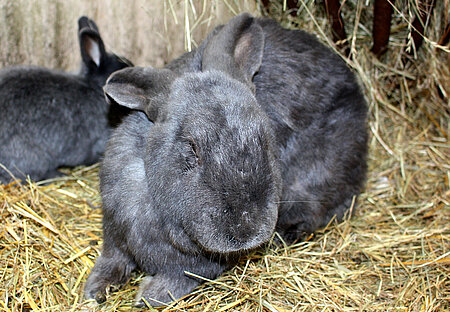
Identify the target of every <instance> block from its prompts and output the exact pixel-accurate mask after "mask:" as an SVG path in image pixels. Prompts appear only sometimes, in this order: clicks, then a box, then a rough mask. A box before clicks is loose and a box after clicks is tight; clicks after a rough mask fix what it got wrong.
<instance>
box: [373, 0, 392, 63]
mask: <svg viewBox="0 0 450 312" xmlns="http://www.w3.org/2000/svg"><path fill="white" fill-rule="evenodd" d="M373 10H374V12H373V27H372V36H373V46H372V52H373V53H374V54H375V55H376V56H377V57H380V56H381V55H382V54H384V53H385V52H386V50H387V47H388V44H389V36H390V35H391V19H392V11H393V8H392V5H391V3H390V2H389V1H388V0H375V4H374V9H373Z"/></svg>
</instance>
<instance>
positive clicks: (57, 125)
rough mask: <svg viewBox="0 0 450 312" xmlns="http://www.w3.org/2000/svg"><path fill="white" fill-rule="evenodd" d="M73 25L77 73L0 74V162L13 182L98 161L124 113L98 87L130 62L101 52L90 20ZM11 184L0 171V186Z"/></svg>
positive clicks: (29, 70)
mask: <svg viewBox="0 0 450 312" xmlns="http://www.w3.org/2000/svg"><path fill="white" fill-rule="evenodd" d="M78 24H79V30H78V34H79V41H80V51H81V56H82V60H83V61H82V65H81V69H80V72H79V74H69V73H65V72H61V71H56V70H50V69H46V68H41V67H32V66H14V67H9V68H5V69H2V70H1V71H0V110H1V111H2V113H1V115H0V146H1V147H0V164H2V165H3V166H4V167H6V168H7V169H8V170H9V171H10V172H11V173H12V174H13V175H14V176H15V177H16V178H19V179H22V180H23V179H25V178H26V176H27V175H29V176H30V177H31V179H32V180H42V179H46V178H50V177H53V176H56V175H59V173H58V171H57V169H58V168H59V167H62V166H65V167H74V166H77V165H88V164H92V163H95V162H97V161H98V160H99V158H100V156H101V155H102V154H103V152H104V149H105V146H106V141H107V139H108V137H109V134H110V131H111V130H110V129H111V126H114V125H116V124H117V123H118V122H119V120H120V118H121V116H122V115H124V114H125V113H126V109H124V108H122V107H120V106H118V105H114V106H111V107H109V105H108V104H107V103H106V101H105V99H104V95H103V93H102V86H103V85H104V84H105V82H106V79H107V78H108V76H109V75H110V74H111V73H112V72H114V71H116V70H118V69H122V68H124V67H128V66H130V65H131V63H130V62H129V61H128V60H126V59H124V58H120V57H118V56H116V55H114V54H111V53H107V52H106V51H105V47H104V44H103V41H102V39H101V37H100V34H99V33H98V28H97V26H96V25H95V23H94V22H93V21H92V20H89V19H88V18H87V17H84V16H83V17H81V18H80V19H79V21H78ZM97 64H98V65H97ZM11 180H12V177H11V175H10V173H9V172H7V171H6V170H4V168H1V167H0V183H8V182H9V181H11Z"/></svg>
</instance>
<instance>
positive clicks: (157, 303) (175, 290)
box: [135, 274, 200, 307]
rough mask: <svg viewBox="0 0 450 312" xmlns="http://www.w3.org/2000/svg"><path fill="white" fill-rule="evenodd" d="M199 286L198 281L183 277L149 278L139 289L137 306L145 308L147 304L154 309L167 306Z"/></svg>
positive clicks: (163, 276) (158, 276) (164, 276)
mask: <svg viewBox="0 0 450 312" xmlns="http://www.w3.org/2000/svg"><path fill="white" fill-rule="evenodd" d="M199 284H200V283H199V282H198V281H196V280H194V279H192V278H189V277H187V276H182V275H180V276H179V275H174V276H170V275H163V274H156V275H154V276H147V277H145V278H144V280H143V281H142V283H141V286H140V287H139V292H138V295H137V296H136V302H135V306H136V307H144V306H145V305H146V304H148V305H150V306H152V307H161V306H166V305H168V304H169V303H170V302H172V301H174V300H178V299H180V298H181V297H183V296H185V295H187V294H189V293H190V292H191V291H192V290H193V289H194V288H195V287H196V286H198V285H199Z"/></svg>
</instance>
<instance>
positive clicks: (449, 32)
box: [438, 23, 450, 46]
mask: <svg viewBox="0 0 450 312" xmlns="http://www.w3.org/2000/svg"><path fill="white" fill-rule="evenodd" d="M449 39H450V23H448V24H447V26H446V27H445V30H444V34H443V35H442V37H441V39H439V42H438V44H439V45H441V46H445V45H447V43H448V41H449Z"/></svg>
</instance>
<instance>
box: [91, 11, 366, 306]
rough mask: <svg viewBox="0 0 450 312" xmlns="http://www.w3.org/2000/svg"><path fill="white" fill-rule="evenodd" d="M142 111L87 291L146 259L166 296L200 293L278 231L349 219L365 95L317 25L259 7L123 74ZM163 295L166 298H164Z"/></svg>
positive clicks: (113, 92)
mask: <svg viewBox="0 0 450 312" xmlns="http://www.w3.org/2000/svg"><path fill="white" fill-rule="evenodd" d="M105 92H106V95H107V97H108V99H109V100H110V101H116V102H117V103H119V104H120V105H123V106H126V107H130V108H133V109H136V110H137V111H136V112H134V113H132V114H131V115H130V116H128V117H127V118H126V119H125V120H124V122H123V123H122V124H121V125H120V126H119V128H118V129H117V130H116V131H114V134H113V135H112V137H111V139H110V141H109V143H108V147H107V150H106V153H105V158H104V162H103V165H102V169H101V173H100V174H101V176H100V181H101V193H102V197H103V212H104V220H103V230H104V246H103V253H102V255H101V256H100V257H99V259H98V260H97V263H96V265H95V267H94V268H93V270H92V272H91V275H90V276H89V278H88V280H87V282H86V286H85V294H86V296H87V297H88V298H96V299H97V300H98V301H103V300H105V289H106V287H107V286H108V285H109V284H120V283H123V282H124V281H125V280H126V279H127V278H128V277H129V273H130V271H131V270H133V269H134V268H138V269H141V270H143V271H144V272H146V273H147V274H148V275H149V276H150V277H147V278H146V279H145V281H144V282H143V283H142V285H141V288H140V291H139V293H138V297H137V300H138V301H137V302H138V304H141V305H142V301H140V299H141V298H142V297H144V298H145V299H146V300H147V301H148V302H149V303H150V304H152V305H154V306H158V305H161V302H163V303H167V302H170V301H172V297H171V296H170V295H169V293H170V294H172V295H173V297H174V298H176V299H177V298H180V297H182V296H184V295H186V294H188V293H189V292H190V291H191V290H192V289H193V288H194V287H195V286H197V285H198V284H200V283H201V280H197V279H195V278H193V277H192V276H191V275H189V274H186V273H185V272H190V273H194V274H196V275H200V276H203V277H206V278H209V279H212V278H215V277H216V276H218V275H219V274H220V273H221V272H222V271H223V270H224V269H226V268H227V267H229V266H230V265H233V264H234V263H235V261H236V260H237V259H238V258H239V255H240V254H242V253H245V252H247V251H248V250H250V249H254V248H256V247H258V246H261V245H262V244H264V243H265V242H267V241H268V240H269V238H270V237H271V235H272V234H273V232H274V231H275V230H276V231H278V232H279V233H280V234H281V236H282V238H283V239H285V240H286V241H287V242H289V243H291V242H294V241H296V240H299V239H302V238H303V237H304V235H305V234H307V233H311V232H313V231H314V230H316V229H317V228H318V227H321V226H324V225H326V224H327V223H328V222H329V221H330V220H331V218H332V217H333V216H334V215H336V216H337V218H341V217H342V216H343V214H344V212H345V211H346V209H348V208H349V205H350V203H351V201H352V198H353V197H354V196H357V195H358V194H359V192H360V190H361V188H362V186H363V183H364V179H365V173H366V152H367V146H366V143H367V131H366V110H367V108H366V104H365V101H364V98H363V96H362V95H361V92H360V90H359V87H358V85H357V83H356V81H355V78H354V76H353V74H352V73H351V72H350V70H349V69H348V68H347V67H346V66H345V63H344V62H343V61H342V60H341V59H340V58H339V57H337V56H336V55H334V54H333V53H332V52H331V51H330V50H329V49H328V48H326V47H325V46H323V45H322V44H320V43H319V42H318V41H317V40H316V39H315V38H314V37H313V36H311V35H309V34H307V33H305V32H303V31H292V30H285V29H283V28H281V27H280V26H279V25H278V24H276V23H275V22H273V21H271V20H267V19H254V18H252V17H251V16H250V15H248V14H241V15H239V16H237V17H235V18H233V19H232V20H231V21H230V22H229V23H228V24H227V25H225V26H221V27H218V28H216V29H215V30H214V31H213V32H212V33H211V34H210V35H209V36H208V38H207V39H205V41H204V42H203V43H202V44H201V46H200V47H199V48H198V49H197V50H196V51H194V52H191V53H187V54H185V55H183V56H182V57H180V58H179V59H177V60H175V61H174V62H172V63H171V64H169V65H168V66H167V67H166V68H165V69H153V68H145V69H143V68H132V69H124V70H121V71H119V72H117V73H115V74H113V75H112V76H111V77H110V79H109V81H108V82H107V85H106V87H105ZM152 299H155V300H154V301H153V300H152Z"/></svg>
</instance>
